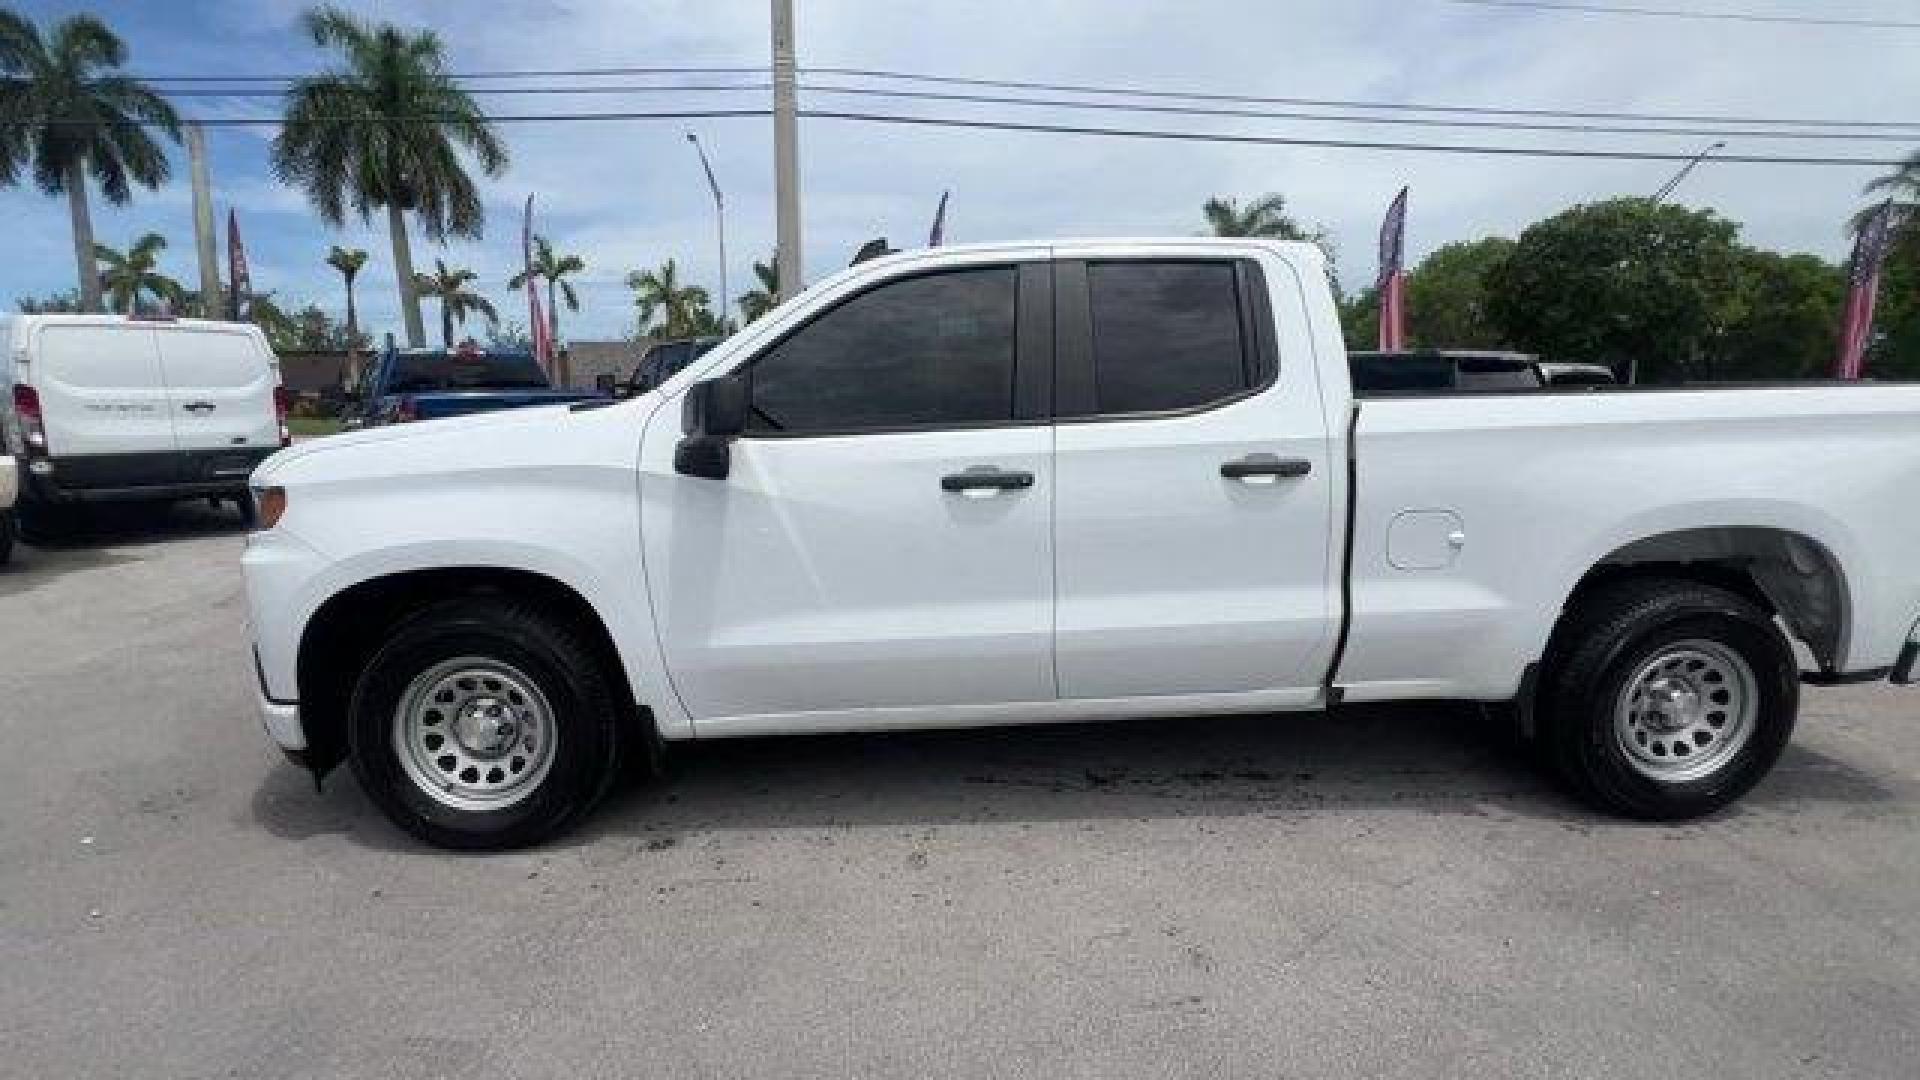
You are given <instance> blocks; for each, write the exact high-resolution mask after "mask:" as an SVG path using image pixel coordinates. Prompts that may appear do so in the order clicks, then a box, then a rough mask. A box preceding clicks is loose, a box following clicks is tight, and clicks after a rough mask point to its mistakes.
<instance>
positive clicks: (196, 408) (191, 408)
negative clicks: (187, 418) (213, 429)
mask: <svg viewBox="0 0 1920 1080" xmlns="http://www.w3.org/2000/svg"><path fill="white" fill-rule="evenodd" d="M180 407H181V408H183V409H185V410H187V411H188V412H196V413H197V412H212V411H213V410H214V408H215V406H214V404H213V402H211V401H189V402H187V403H186V404H185V405H182V406H180Z"/></svg>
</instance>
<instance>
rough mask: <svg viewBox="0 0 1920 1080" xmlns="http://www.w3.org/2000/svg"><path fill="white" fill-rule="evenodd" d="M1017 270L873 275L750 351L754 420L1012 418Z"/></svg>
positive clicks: (776, 427) (868, 425)
mask: <svg viewBox="0 0 1920 1080" xmlns="http://www.w3.org/2000/svg"><path fill="white" fill-rule="evenodd" d="M1015 281H1016V270H1015V268H1014V267H1012V266H993V267H983V268H979V269H967V270H954V271H947V272H943V273H936V274H928V275H925V276H921V277H911V278H903V279H899V280H896V281H890V282H887V283H885V284H882V285H879V286H876V287H875V288H873V289H870V290H868V291H867V292H864V293H860V294H859V295H857V296H854V297H853V298H852V299H850V300H847V301H845V302H844V303H842V304H840V305H839V306H837V307H834V308H832V309H830V310H828V311H827V312H826V313H825V314H822V315H820V316H819V317H818V318H816V319H814V320H813V321H812V322H810V323H808V324H806V325H805V326H802V327H801V328H800V329H799V330H797V331H796V332H794V333H793V334H792V335H791V336H789V337H788V338H786V339H785V340H784V341H781V342H780V343H779V344H777V345H775V346H773V348H771V349H769V350H767V351H766V352H765V353H763V354H761V355H760V357H759V358H758V359H756V360H755V361H754V362H753V364H752V365H751V367H750V368H748V371H747V375H748V378H749V379H750V381H751V386H752V421H751V427H752V429H753V430H757V431H760V432H764V433H769V434H783V435H786V434H808V433H833V432H855V431H863V430H868V431H870V430H887V429H899V428H930V427H934V428H937V427H972V426H980V425H987V424H1004V423H1011V422H1012V420H1013V397H1014V394H1013V370H1014V316H1015V301H1014V297H1015V291H1016V287H1015Z"/></svg>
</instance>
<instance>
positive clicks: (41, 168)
mask: <svg viewBox="0 0 1920 1080" xmlns="http://www.w3.org/2000/svg"><path fill="white" fill-rule="evenodd" d="M126 62H127V47H126V46H125V45H124V44H122V43H121V41H120V39H119V37H117V36H116V35H115V34H114V32H113V31H111V30H109V29H107V26H106V24H105V23H103V22H101V21H100V20H99V19H96V18H94V17H93V16H91V15H75V16H73V17H71V18H68V19H65V20H63V21H61V22H60V23H58V24H56V25H55V26H54V27H53V32H52V34H51V35H49V36H48V37H45V38H43V37H42V36H41V34H40V31H39V29H38V28H37V27H35V26H34V25H33V23H31V22H29V21H27V19H26V18H25V17H24V16H22V15H20V14H18V13H17V12H14V11H11V10H4V9H0V125H4V126H0V186H7V187H11V186H12V185H13V184H15V183H17V182H18V181H19V177H20V173H21V171H22V169H23V168H24V167H26V166H28V165H31V166H32V168H33V181H34V183H35V184H36V185H38V186H39V188H40V190H41V191H44V192H46V193H47V194H48V195H62V194H64V195H65V196H66V197H67V209H68V212H69V213H70V214H71V215H72V217H73V258H74V263H75V265H76V268H77V269H78V271H79V275H80V306H81V308H82V309H83V310H85V311H99V310H100V279H99V276H98V275H97V274H96V273H95V272H94V271H95V267H94V261H93V260H94V247H93V215H92V212H91V210H90V208H89V207H88V205H87V176H88V175H89V174H91V175H92V176H93V180H94V182H95V183H97V184H99V185H100V192H101V194H103V195H105V196H106V197H107V201H108V202H110V203H113V204H114V205H116V206H119V205H123V204H125V203H126V202H127V200H128V199H130V198H131V197H132V187H131V184H139V185H140V186H141V187H144V188H146V189H148V190H149V191H151V190H153V189H155V188H157V187H159V186H160V185H161V184H164V183H166V181H167V176H168V174H169V172H170V170H169V168H168V165H167V155H166V151H164V150H162V149H161V147H160V144H159V143H158V142H155V141H154V139H153V137H152V136H151V135H149V134H148V133H147V129H146V127H145V126H144V125H152V126H154V127H157V128H159V129H160V130H161V131H163V132H165V133H166V134H167V136H168V137H170V138H172V139H173V141H174V142H179V141H180V118H179V117H177V116H175V115H174V112H173V108H172V106H170V105H168V104H167V103H166V102H165V101H164V100H162V99H161V97H160V95H158V94H156V93H154V92H153V91H152V90H150V89H148V88H147V87H146V86H144V85H142V84H141V83H140V82H138V81H136V80H134V79H130V78H128V77H126V76H125V75H119V74H115V73H114V69H116V68H119V67H120V66H122V65H123V64H125V63H126Z"/></svg>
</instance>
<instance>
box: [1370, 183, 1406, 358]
mask: <svg viewBox="0 0 1920 1080" xmlns="http://www.w3.org/2000/svg"><path fill="white" fill-rule="evenodd" d="M1406 239H1407V189H1406V188H1404V187H1403V188H1401V189H1400V194H1398V195H1395V196H1394V197H1393V202H1392V203H1391V204H1389V205H1388V206H1387V216H1386V218H1385V219H1384V220H1383V221H1381V222H1380V276H1379V278H1377V279H1376V280H1375V282H1374V284H1375V286H1376V288H1377V290H1378V292H1379V294H1380V348H1381V349H1382V350H1398V349H1404V348H1406V347H1407V300H1406V291H1407V275H1406V269H1405V264H1404V260H1405V256H1406Z"/></svg>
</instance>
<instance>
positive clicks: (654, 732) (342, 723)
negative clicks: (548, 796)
mask: <svg viewBox="0 0 1920 1080" xmlns="http://www.w3.org/2000/svg"><path fill="white" fill-rule="evenodd" d="M482 596H493V597H499V598H501V599H506V600H512V601H516V602H521V603H525V604H527V605H529V606H532V607H536V608H538V609H540V610H543V611H546V612H548V613H550V614H552V615H553V616H555V617H557V618H560V619H562V620H564V621H566V622H567V623H568V624H569V625H572V626H574V627H576V628H577V629H578V630H579V632H580V633H581V634H582V635H583V637H584V638H585V639H586V640H587V641H588V643H589V644H590V646H591V647H592V648H593V650H594V654H595V656H596V658H597V659H598V661H599V663H600V665H601V666H602V668H603V669H604V670H605V671H606V672H607V673H608V677H609V678H610V679H611V680H612V683H613V689H614V692H615V696H616V699H617V701H618V707H619V708H620V710H621V713H622V715H621V716H620V718H619V721H620V730H621V733H622V736H623V738H625V739H626V740H627V741H628V742H629V743H630V748H631V751H632V752H631V753H630V754H628V756H629V757H631V758H635V759H638V760H643V761H645V762H647V763H648V765H649V767H650V768H651V767H657V764H658V762H659V759H660V755H661V741H660V736H659V732H658V729H657V727H656V725H655V723H654V719H653V713H652V711H651V710H650V709H648V708H647V707H645V706H644V705H642V704H640V702H639V700H638V698H637V697H636V696H635V694H634V691H633V682H632V680H631V679H630V678H629V675H628V672H627V669H626V664H625V663H624V662H623V661H622V659H621V656H620V650H619V648H618V647H617V646H616V645H615V644H614V640H613V635H612V633H611V632H610V631H609V630H608V629H607V624H606V621H605V620H604V619H602V618H601V617H600V613H599V612H598V611H597V610H596V609H595V608H594V607H593V605H592V604H591V603H589V602H588V601H587V599H586V598H585V597H584V596H582V595H580V593H579V592H577V591H575V590H574V589H573V588H572V587H571V586H569V585H567V584H566V583H565V582H562V581H560V580H558V579H556V578H552V577H549V576H547V575H544V574H539V573H535V572H532V571H528V570H520V569H514V568H509V567H443V568H433V569H425V570H409V571H403V572H400V573H394V574H387V575H383V576H380V577H375V578H369V579H367V580H365V581H360V582H357V583H355V584H354V585H352V586H350V587H348V588H346V589H343V590H341V591H340V592H338V593H335V594H334V595H333V596H331V597H329V598H328V599H327V600H326V602H325V603H323V604H321V605H320V607H319V608H318V609H316V610H315V611H314V613H313V615H312V616H311V617H310V618H309V619H308V620H307V624H306V627H305V628H304V629H303V630H302V632H301V636H300V648H299V656H298V659H297V661H296V674H295V679H296V688H297V692H298V695H299V698H298V700H299V702H300V723H301V726H302V727H303V728H304V729H305V734H306V737H307V753H306V755H305V756H306V764H307V767H308V768H309V769H311V770H312V771H313V773H314V775H315V777H316V778H319V777H324V776H325V775H326V774H327V773H329V772H331V771H332V770H333V768H334V767H335V766H337V765H338V764H340V762H342V761H344V760H346V755H347V711H348V706H349V704H350V702H351V698H352V694H353V687H354V685H355V684H356V683H357V682H358V681H359V678H360V673H361V672H362V671H364V670H365V669H366V666H367V664H368V663H369V662H370V661H371V660H372V659H373V656H374V654H375V653H376V652H378V651H379V648H380V646H381V645H382V644H383V643H384V642H385V640H386V639H387V638H388V637H389V636H390V635H391V634H392V633H393V632H394V630H395V629H397V628H398V627H399V626H400V625H401V624H402V623H403V622H405V621H406V619H408V618H409V617H410V616H412V615H414V614H415V613H417V612H419V611H421V610H423V609H425V608H427V607H429V606H432V605H435V604H439V603H442V602H445V601H447V600H450V599H457V598H461V597H482Z"/></svg>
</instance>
